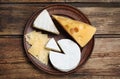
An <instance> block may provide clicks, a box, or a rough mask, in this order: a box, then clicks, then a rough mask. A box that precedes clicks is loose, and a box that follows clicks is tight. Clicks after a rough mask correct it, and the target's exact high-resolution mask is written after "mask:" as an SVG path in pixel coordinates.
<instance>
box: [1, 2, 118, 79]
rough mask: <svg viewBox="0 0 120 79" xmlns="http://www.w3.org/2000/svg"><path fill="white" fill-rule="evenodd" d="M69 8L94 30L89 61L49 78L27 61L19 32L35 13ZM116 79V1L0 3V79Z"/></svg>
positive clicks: (21, 35)
mask: <svg viewBox="0 0 120 79" xmlns="http://www.w3.org/2000/svg"><path fill="white" fill-rule="evenodd" d="M50 4H70V5H73V6H75V7H76V8H78V9H79V10H81V11H82V12H83V13H84V14H86V15H87V16H88V18H89V20H90V21H91V23H92V25H94V26H96V28H97V32H96V34H95V46H94V50H93V52H92V55H91V56H90V58H89V60H88V61H87V62H86V63H85V64H84V65H83V66H82V67H81V68H79V69H78V71H77V72H75V73H73V74H71V75H64V76H54V75H49V74H47V73H45V72H43V71H41V70H39V69H38V68H37V67H35V66H34V65H33V64H32V63H31V61H30V60H29V59H28V58H27V56H26V54H25V50H24V48H23V42H22V41H23V30H24V28H25V24H26V22H27V20H28V19H29V17H30V16H31V15H32V14H33V12H35V11H36V10H37V9H40V8H43V7H44V6H47V5H50ZM38 78H39V79H120V0H101V1H100V0H98V1H97V0H91V1H89V0H59V1H58V0H0V79H38Z"/></svg>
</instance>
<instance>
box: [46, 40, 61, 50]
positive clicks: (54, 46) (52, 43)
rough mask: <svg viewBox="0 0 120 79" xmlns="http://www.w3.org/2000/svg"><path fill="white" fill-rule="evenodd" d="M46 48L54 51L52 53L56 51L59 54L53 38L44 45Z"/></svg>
mask: <svg viewBox="0 0 120 79" xmlns="http://www.w3.org/2000/svg"><path fill="white" fill-rule="evenodd" d="M46 48H48V49H50V50H54V51H58V52H61V50H60V48H59V47H58V45H57V43H56V41H55V39H54V38H51V39H50V40H49V41H48V43H47V45H46Z"/></svg>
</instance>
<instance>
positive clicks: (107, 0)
mask: <svg viewBox="0 0 120 79" xmlns="http://www.w3.org/2000/svg"><path fill="white" fill-rule="evenodd" d="M66 2H92V3H93V2H120V0H66Z"/></svg>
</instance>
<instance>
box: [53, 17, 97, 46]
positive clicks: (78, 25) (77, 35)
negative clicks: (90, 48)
mask: <svg viewBox="0 0 120 79" xmlns="http://www.w3.org/2000/svg"><path fill="white" fill-rule="evenodd" d="M53 17H54V18H55V19H56V20H57V21H58V22H59V23H60V24H61V26H62V27H63V28H64V29H65V30H66V31H67V32H68V33H69V35H71V36H72V37H73V38H74V39H75V40H76V42H77V43H78V44H79V45H80V46H81V47H84V46H85V45H86V44H87V43H88V42H89V41H90V39H91V38H92V37H93V35H94V34H95V31H96V28H95V27H93V26H91V25H88V24H86V23H84V22H80V21H77V20H73V19H70V18H67V17H63V16H58V15H53Z"/></svg>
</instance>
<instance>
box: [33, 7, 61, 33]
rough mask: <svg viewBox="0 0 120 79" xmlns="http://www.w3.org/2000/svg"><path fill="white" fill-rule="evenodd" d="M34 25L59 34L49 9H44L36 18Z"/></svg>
mask: <svg viewBox="0 0 120 79" xmlns="http://www.w3.org/2000/svg"><path fill="white" fill-rule="evenodd" d="M33 27H35V28H38V29H40V30H44V31H48V32H51V33H54V34H59V31H58V30H57V28H56V26H55V24H54V23H53V21H52V19H51V17H50V15H49V13H48V11H47V10H46V9H45V10H43V11H42V12H41V13H40V14H39V15H38V16H37V18H36V19H35V21H34V23H33Z"/></svg>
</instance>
